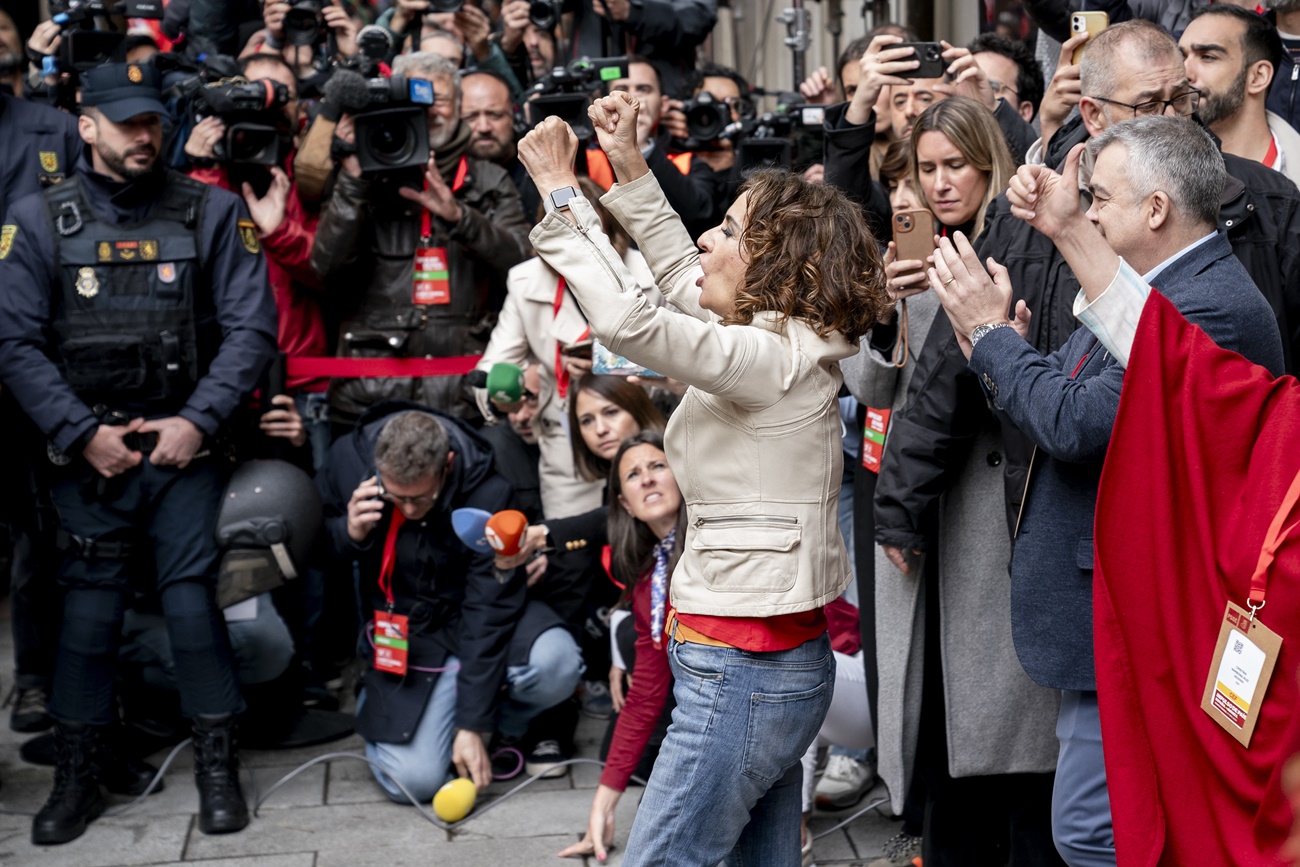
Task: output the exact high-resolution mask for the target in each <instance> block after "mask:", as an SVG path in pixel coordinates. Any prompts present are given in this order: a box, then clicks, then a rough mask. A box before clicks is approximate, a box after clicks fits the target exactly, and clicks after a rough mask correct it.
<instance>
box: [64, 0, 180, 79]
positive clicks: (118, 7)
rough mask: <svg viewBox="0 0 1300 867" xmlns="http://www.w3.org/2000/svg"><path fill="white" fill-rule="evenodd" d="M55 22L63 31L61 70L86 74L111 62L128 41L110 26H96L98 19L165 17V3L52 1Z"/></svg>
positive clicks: (156, 0)
mask: <svg viewBox="0 0 1300 867" xmlns="http://www.w3.org/2000/svg"><path fill="white" fill-rule="evenodd" d="M50 12H52V13H53V15H54V17H53V21H54V23H55V24H58V25H59V27H60V28H61V29H62V31H63V42H62V43H61V44H60V46H59V55H58V61H59V68H60V69H62V70H64V71H76V72H85V71H86V70H88V69H93V68H94V67H96V66H100V65H102V64H105V63H107V62H108V61H109V60H111V59H112V55H113V52H114V51H116V50H117V47H118V46H119V45H121V44H122V40H123V39H125V38H126V31H125V29H123V30H116V29H114V28H113V27H112V24H111V22H109V23H107V24H106V25H105V26H104V27H103V28H97V27H96V26H95V19H96V18H104V19H110V18H112V17H114V16H122V17H125V18H152V19H156V20H160V19H161V18H162V17H163V4H162V0H122V2H119V3H109V2H105V0H51V2H50Z"/></svg>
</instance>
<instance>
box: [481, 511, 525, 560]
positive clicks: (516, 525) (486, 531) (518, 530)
mask: <svg viewBox="0 0 1300 867" xmlns="http://www.w3.org/2000/svg"><path fill="white" fill-rule="evenodd" d="M527 529H528V518H527V516H525V515H524V513H523V512H518V511H515V510H514V509H508V510H506V511H504V512H497V513H496V514H495V515H493V516H492V517H491V518H488V521H487V524H486V525H484V527H483V536H484V538H486V539H487V543H488V544H489V545H491V546H492V550H493V551H495V552H496V553H498V554H501V555H502V556H504V557H513V556H514V555H515V554H518V553H519V549H520V547H521V546H522V543H523V539H524V531H525V530H527Z"/></svg>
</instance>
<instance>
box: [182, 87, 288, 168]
mask: <svg viewBox="0 0 1300 867" xmlns="http://www.w3.org/2000/svg"><path fill="white" fill-rule="evenodd" d="M288 103H289V88H288V87H286V86H285V85H283V84H280V83H279V82H277V81H271V80H269V79H262V80H260V81H245V80H243V79H233V80H224V81H219V82H216V83H214V84H209V85H207V86H205V87H201V88H198V90H197V91H196V92H195V93H194V104H193V112H194V122H195V123H198V122H199V121H200V120H203V119H204V118H205V117H217V118H220V119H221V122H222V123H223V124H225V126H226V134H225V135H224V136H223V137H222V139H221V141H219V142H217V143H216V145H215V146H214V147H213V149H212V155H213V157H214V158H216V160H217V161H218V162H222V163H237V164H242V165H254V166H278V165H282V164H283V163H284V160H285V159H286V158H287V157H288V156H289V148H290V144H291V139H292V130H290V129H288V128H287V124H286V123H285V120H284V114H283V112H282V111H281V109H282V108H283V107H284V106H286V105H288Z"/></svg>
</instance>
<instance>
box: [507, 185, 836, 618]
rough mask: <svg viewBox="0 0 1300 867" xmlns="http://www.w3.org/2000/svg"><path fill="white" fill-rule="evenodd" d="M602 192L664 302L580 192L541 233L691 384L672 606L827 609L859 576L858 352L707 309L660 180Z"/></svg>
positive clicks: (668, 370)
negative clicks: (849, 514)
mask: <svg viewBox="0 0 1300 867" xmlns="http://www.w3.org/2000/svg"><path fill="white" fill-rule="evenodd" d="M601 201H602V202H603V203H604V204H605V206H606V207H607V208H608V209H609V210H610V212H611V213H613V214H614V216H615V217H616V218H617V219H618V221H619V222H620V223H622V224H623V226H624V227H626V228H627V230H628V232H629V233H630V234H631V235H632V238H633V240H635V241H636V243H637V246H638V247H639V248H640V250H641V252H642V253H643V254H644V256H645V259H646V263H647V264H648V265H649V266H650V271H651V273H652V274H653V275H654V278H655V281H656V283H657V284H658V286H659V289H660V291H661V292H662V293H663V295H664V298H665V299H666V300H667V306H666V307H661V308H657V309H656V308H655V307H653V306H651V305H650V304H649V303H648V302H647V300H646V298H645V297H644V296H643V295H642V294H641V292H640V291H639V290H638V289H637V287H636V281H635V280H634V279H633V277H632V276H631V275H630V274H629V273H628V271H627V270H626V268H624V267H623V263H622V261H621V260H620V259H619V258H618V256H617V254H616V253H615V252H614V249H613V248H612V247H611V246H610V245H609V242H608V240H607V239H606V238H605V236H604V234H603V233H602V232H601V228H600V221H599V219H597V217H596V212H595V210H594V209H593V208H592V207H591V205H590V204H589V203H588V202H587V201H586V199H583V198H576V199H573V200H572V202H571V209H572V212H573V215H574V217H575V218H576V219H577V220H578V225H576V226H575V225H574V224H573V223H571V222H570V221H569V220H567V219H566V218H565V217H564V216H563V215H562V214H558V213H552V214H549V215H547V217H546V219H544V220H543V221H542V222H541V223H540V224H539V225H538V226H537V227H536V228H534V229H533V232H532V236H531V237H532V242H533V247H534V248H535V249H536V250H537V253H538V255H539V256H541V257H542V258H543V259H545V260H546V261H547V263H548V264H549V265H550V266H551V267H552V268H554V269H555V270H556V271H558V272H560V273H561V274H563V275H564V276H565V279H566V280H568V283H569V287H570V288H571V289H572V291H573V293H574V295H575V296H576V297H577V299H578V303H579V304H580V305H581V306H582V309H583V311H584V312H585V313H586V314H587V320H588V321H589V322H590V323H591V330H592V332H593V333H594V334H596V335H597V336H598V337H599V338H600V340H601V342H602V343H604V344H605V345H607V346H609V347H610V349H612V350H613V351H615V352H617V353H619V354H621V355H624V356H626V357H627V358H629V359H630V360H632V361H634V362H636V363H637V364H641V365H644V366H645V367H648V368H650V369H651V370H654V371H657V372H658V373H661V374H664V375H665V376H670V377H673V378H674V379H679V380H681V381H683V382H685V383H687V384H688V385H690V389H689V390H688V391H687V393H686V397H685V398H684V399H683V401H682V403H681V406H679V407H678V409H677V411H676V412H674V413H673V417H672V419H671V420H670V421H669V424H668V430H667V433H666V435H665V445H666V448H667V451H668V460H669V463H671V464H672V467H673V472H674V474H675V475H676V477H677V483H678V485H679V486H680V487H681V489H682V494H683V496H684V497H685V499H686V504H687V514H688V517H687V533H686V539H685V551H684V553H683V555H682V558H681V560H680V561H679V562H678V565H677V570H676V571H675V572H674V573H673V579H672V584H671V587H672V604H673V605H674V606H675V607H676V608H677V610H679V611H682V612H684V613H688V614H707V615H714V616H722V617H770V616H773V615H777V614H792V613H795V612H798V611H807V610H809V609H813V608H817V607H819V606H821V605H825V604H826V603H828V602H831V601H832V600H834V599H835V598H836V597H838V596H839V595H840V593H841V592H842V591H843V590H844V588H845V587H846V586H848V583H849V581H850V580H851V575H850V570H849V560H848V553H847V551H846V550H845V548H844V541H843V538H842V537H841V536H840V532H839V527H838V525H837V524H836V520H835V518H836V508H837V498H838V495H839V488H840V472H841V470H842V467H843V457H842V453H843V450H842V446H841V443H840V418H839V413H838V403H837V401H836V395H837V394H838V393H839V388H840V383H841V382H842V379H843V378H842V376H841V375H840V370H839V364H838V362H839V361H840V359H843V358H846V357H848V356H850V355H853V354H854V353H856V352H857V351H858V348H857V346H856V345H854V344H853V343H851V342H849V341H848V340H847V339H845V338H843V337H841V336H839V335H835V336H833V337H832V338H831V339H829V340H823V339H821V338H820V337H818V336H817V335H816V334H815V333H814V332H813V331H812V329H810V328H809V327H807V326H806V325H804V324H803V323H801V322H800V321H799V320H789V321H787V322H785V323H784V324H780V323H777V322H776V321H775V316H774V315H772V314H760V315H759V316H757V317H755V319H754V323H753V324H752V325H728V326H724V325H721V324H720V323H719V321H718V318H717V317H716V316H714V315H712V314H710V313H709V312H707V311H705V310H704V309H703V308H701V307H700V306H699V289H698V288H697V287H696V285H695V281H696V278H698V277H699V276H700V275H701V274H702V271H701V269H700V265H699V256H698V254H697V251H696V248H695V245H694V244H693V243H692V242H691V239H690V236H689V235H688V234H687V233H686V229H685V228H684V227H683V226H682V223H681V220H680V219H679V218H678V216H677V214H675V213H674V212H673V210H672V209H671V208H670V207H669V206H668V203H667V201H666V200H665V199H664V196H663V192H662V190H660V188H659V184H658V182H657V181H656V180H655V178H654V176H653V175H649V174H647V175H645V176H644V177H642V178H639V179H637V180H636V181H634V182H632V183H630V184H627V185H625V186H615V187H614V189H613V190H611V191H610V192H609V193H608V194H606V195H605V197H604V198H602V199H601Z"/></svg>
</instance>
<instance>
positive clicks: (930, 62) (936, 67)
mask: <svg viewBox="0 0 1300 867" xmlns="http://www.w3.org/2000/svg"><path fill="white" fill-rule="evenodd" d="M890 47H891V48H910V49H912V50H913V51H915V52H916V57H917V59H918V60H920V61H921V65H920V66H918V67H917V68H916V69H913V70H911V71H909V72H903V73H900V75H902V77H903V78H943V74H944V72H945V70H947V69H948V61H946V60H944V59H943V46H942V45H940V44H939V43H937V42H900V43H899V44H898V45H891V46H890Z"/></svg>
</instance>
